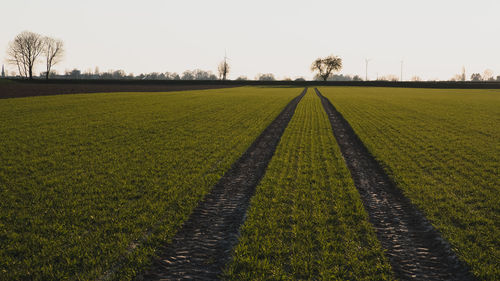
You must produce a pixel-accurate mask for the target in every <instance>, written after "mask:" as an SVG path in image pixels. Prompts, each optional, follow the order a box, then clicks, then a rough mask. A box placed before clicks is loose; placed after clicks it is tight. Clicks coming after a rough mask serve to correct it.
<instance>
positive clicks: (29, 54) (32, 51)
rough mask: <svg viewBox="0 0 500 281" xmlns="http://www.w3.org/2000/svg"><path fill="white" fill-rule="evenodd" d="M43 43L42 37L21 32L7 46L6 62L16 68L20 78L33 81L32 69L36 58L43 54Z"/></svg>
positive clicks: (28, 32) (32, 33)
mask: <svg viewBox="0 0 500 281" xmlns="http://www.w3.org/2000/svg"><path fill="white" fill-rule="evenodd" d="M43 42H44V40H43V37H42V36H41V35H40V34H37V33H34V32H30V31H23V32H21V33H19V34H18V35H17V36H16V38H14V41H12V42H11V43H10V44H9V48H8V50H7V56H8V62H9V63H10V64H12V65H16V66H17V69H18V70H19V74H20V75H21V76H24V77H26V78H29V79H33V67H34V66H35V64H36V62H37V59H38V56H39V55H40V53H41V52H43V49H44V44H43Z"/></svg>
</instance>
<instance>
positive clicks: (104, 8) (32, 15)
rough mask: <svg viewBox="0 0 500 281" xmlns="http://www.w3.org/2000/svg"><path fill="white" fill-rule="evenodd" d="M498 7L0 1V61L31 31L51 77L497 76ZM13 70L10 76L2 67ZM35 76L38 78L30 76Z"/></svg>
mask: <svg viewBox="0 0 500 281" xmlns="http://www.w3.org/2000/svg"><path fill="white" fill-rule="evenodd" d="M499 15H500V1H499V0H474V1H469V0H467V1H466V0H420V1H408V0H381V1H374V0H363V1H361V0H349V1H348V0H344V1H314V0H312V1H311V0H310V1H295V0H293V1H292V0H288V1H275V0H267V1H264V0H254V1H237V0H232V1H229V0H213V1H206V0H183V1H168V0H163V1H162V0H143V1H137V0H134V1H132V0H121V1H118V0H100V1H97V0H87V1H71V0H45V1H41V0H0V21H1V22H2V24H1V27H0V59H2V58H4V59H5V57H6V55H5V51H6V49H7V45H8V43H9V41H11V40H12V39H13V38H14V37H15V36H16V34H18V33H19V32H21V31H24V30H29V31H33V32H37V33H40V34H43V35H49V36H53V37H56V38H59V39H62V40H63V41H64V42H65V47H66V54H65V58H64V61H63V62H62V63H60V64H59V65H57V66H56V67H55V69H56V70H57V71H59V72H64V70H66V69H67V70H70V69H73V68H78V69H81V70H83V71H85V70H87V69H92V70H94V68H95V67H96V66H98V67H99V68H100V70H101V71H107V70H117V69H123V70H125V71H126V72H127V73H129V72H133V73H134V74H140V73H143V72H153V71H155V72H166V71H170V72H178V73H182V72H183V71H184V70H187V69H195V68H200V69H204V70H211V71H213V72H214V73H215V72H216V67H217V64H218V63H219V62H220V61H221V60H222V59H223V57H224V51H225V50H226V51H227V55H228V57H229V58H230V64H231V66H232V71H231V73H230V76H229V78H231V79H234V78H236V77H238V76H240V75H246V76H248V77H249V78H254V76H255V75H256V74H257V73H274V74H275V75H276V77H277V78H280V79H281V78H284V77H291V78H295V77H298V76H304V77H306V78H309V79H310V78H312V77H313V74H312V73H311V72H310V70H309V67H310V65H311V63H312V61H313V60H314V59H315V58H317V57H320V56H326V55H329V54H335V55H339V56H340V57H341V58H342V59H343V60H344V68H343V69H342V71H341V72H340V73H343V74H359V75H360V76H362V77H363V78H364V76H365V62H364V59H365V58H371V59H372V60H371V61H370V63H369V69H368V75H369V78H370V79H375V78H376V75H377V73H378V75H379V76H382V75H388V74H393V75H397V76H399V73H400V61H401V60H403V61H404V77H405V79H409V78H410V77H411V76H413V75H418V76H420V77H422V78H423V79H436V78H437V79H445V80H447V79H449V78H451V77H452V76H454V75H455V74H457V73H459V72H461V68H462V66H465V68H466V72H467V76H468V77H470V74H471V73H473V72H479V73H481V74H482V73H483V71H484V70H485V69H491V70H493V72H494V75H495V76H496V75H500V16H499ZM8 69H9V70H14V68H13V67H8ZM41 70H42V67H39V68H38V69H37V71H36V72H37V73H39V72H40V71H41Z"/></svg>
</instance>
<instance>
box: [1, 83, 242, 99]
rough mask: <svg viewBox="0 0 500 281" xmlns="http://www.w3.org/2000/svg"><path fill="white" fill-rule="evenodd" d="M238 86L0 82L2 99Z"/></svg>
mask: <svg viewBox="0 0 500 281" xmlns="http://www.w3.org/2000/svg"><path fill="white" fill-rule="evenodd" d="M230 87H236V86H233V85H210V84H207V85H203V84H193V85H155V84H152V85H147V84H144V85H140V84H139V85H133V84H132V85H131V84H126V83H124V84H117V83H114V84H113V83H110V84H105V83H100V84H92V83H88V84H80V83H79V84H76V83H75V84H71V83H65V84H63V83H60V84H57V83H38V84H37V83H29V84H28V83H26V84H25V83H14V82H13V83H3V84H1V83H0V99H7V98H24V97H36V96H51V95H64V94H87V93H88V94H90V93H113V92H172V91H189V90H205V89H219V88H230Z"/></svg>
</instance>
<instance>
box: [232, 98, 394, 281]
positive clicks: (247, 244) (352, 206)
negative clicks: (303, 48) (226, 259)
mask: <svg viewBox="0 0 500 281" xmlns="http://www.w3.org/2000/svg"><path fill="white" fill-rule="evenodd" d="M224 277H225V278H226V279H230V280H388V279H392V273H391V270H390V265H389V263H388V261H387V260H386V259H385V258H384V256H383V251H382V249H381V246H380V244H379V242H378V240H377V238H376V236H375V234H374V231H373V229H372V227H371V225H370V224H369V222H368V217H367V214H366V212H365V210H364V208H363V205H362V202H361V199H360V196H359V194H358V192H357V190H356V188H355V187H354V184H353V182H352V179H351V176H350V174H349V171H348V169H347V167H346V166H345V163H344V161H343V158H342V157H341V154H340V150H339V148H338V145H337V144H336V141H335V138H334V137H333V134H332V131H331V126H330V124H329V122H328V119H327V116H326V113H325V112H324V110H323V107H322V105H321V102H320V100H319V98H318V97H317V96H316V95H315V94H314V92H313V91H312V90H311V89H310V90H309V92H308V93H307V94H306V96H305V97H304V98H303V99H302V101H301V102H300V103H299V105H298V107H297V109H296V112H295V114H294V116H293V118H292V120H291V121H290V123H289V125H288V128H287V129H286V130H285V133H284V135H283V136H282V138H281V141H280V143H279V145H278V148H277V150H276V152H275V154H274V157H273V158H272V160H271V162H270V163H269V166H268V169H267V171H266V174H265V176H264V178H263V179H262V181H261V183H260V184H259V185H258V187H257V189H256V194H255V196H254V197H253V198H252V200H251V204H250V207H249V211H248V217H247V219H246V221H245V223H244V225H243V226H242V230H241V236H240V238H239V244H238V245H237V246H236V248H235V249H234V251H233V259H232V262H231V263H230V264H229V265H228V266H227V268H226V270H225V275H224Z"/></svg>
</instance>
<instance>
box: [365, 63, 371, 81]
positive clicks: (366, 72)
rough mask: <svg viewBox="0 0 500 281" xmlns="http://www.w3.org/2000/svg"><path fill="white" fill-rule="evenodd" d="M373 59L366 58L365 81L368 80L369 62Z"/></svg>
mask: <svg viewBox="0 0 500 281" xmlns="http://www.w3.org/2000/svg"><path fill="white" fill-rule="evenodd" d="M371 60H372V59H366V58H365V81H368V62H369V61H371Z"/></svg>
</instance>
